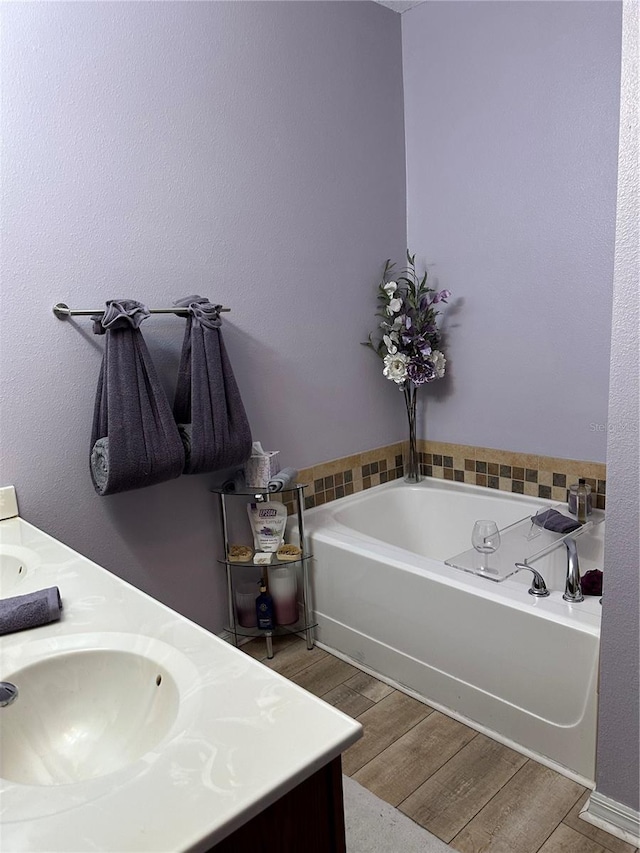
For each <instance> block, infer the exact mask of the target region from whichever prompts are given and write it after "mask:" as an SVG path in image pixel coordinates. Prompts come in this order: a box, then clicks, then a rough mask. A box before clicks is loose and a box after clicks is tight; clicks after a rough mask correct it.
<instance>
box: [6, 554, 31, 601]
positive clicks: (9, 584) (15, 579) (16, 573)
mask: <svg viewBox="0 0 640 853" xmlns="http://www.w3.org/2000/svg"><path fill="white" fill-rule="evenodd" d="M26 574H27V570H26V567H25V564H24V560H21V559H20V558H19V557H14V556H12V555H11V554H0V598H4V597H5V596H7V595H9V594H13V589H14V587H15V586H16V585H17V584H18V583H20V581H21V580H22V579H23V578H24V577H26ZM15 594H16V595H17V594H18V593H15Z"/></svg>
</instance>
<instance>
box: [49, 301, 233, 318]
mask: <svg viewBox="0 0 640 853" xmlns="http://www.w3.org/2000/svg"><path fill="white" fill-rule="evenodd" d="M148 310H149V313H150V314H178V315H180V316H184V315H185V314H188V313H189V309H188V308H178V307H176V308H149V309H148ZM218 310H219V311H231V308H219V309H218ZM104 312H105V309H104V308H98V309H96V310H94V311H89V310H87V309H85V308H69V306H68V305H66V304H65V303H64V302H58V303H57V304H56V305H54V306H53V313H54V314H55V315H56V317H57V318H58V320H66V319H68V318H69V317H75V316H78V317H91V316H93V315H94V314H104Z"/></svg>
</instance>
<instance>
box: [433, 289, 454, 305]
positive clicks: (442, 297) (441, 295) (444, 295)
mask: <svg viewBox="0 0 640 853" xmlns="http://www.w3.org/2000/svg"><path fill="white" fill-rule="evenodd" d="M450 296H451V291H450V290H440V291H438V293H436V294H434V297H433V299H432V304H434V305H435V303H436V302H446V301H447V299H448V298H449V297H450Z"/></svg>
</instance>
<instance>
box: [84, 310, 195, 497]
mask: <svg viewBox="0 0 640 853" xmlns="http://www.w3.org/2000/svg"><path fill="white" fill-rule="evenodd" d="M148 316H149V312H148V310H147V309H146V308H145V306H144V305H141V304H140V303H139V302H136V301H135V300H133V299H121V300H116V299H113V300H110V301H109V302H107V310H106V311H105V313H104V314H102V315H98V316H95V317H93V318H92V319H93V323H94V328H93V331H94V333H95V334H98V335H106V341H105V350H104V356H103V359H102V367H101V369H100V377H99V380H98V388H97V391H96V402H95V409H94V414H93V427H92V431H91V459H90V470H91V478H92V481H93V485H94V488H95V490H96V492H97V493H98V494H99V495H111V494H114V493H116V492H124V491H128V490H130V489H140V488H143V487H144V486H152V485H154V484H155V483H161V482H163V481H164V480H172V479H174V478H175V477H179V476H180V474H181V473H182V468H183V467H184V447H183V443H182V440H181V438H180V434H179V432H178V427H177V426H176V423H175V421H174V419H173V415H172V412H171V406H170V405H169V401H168V400H167V397H166V394H165V392H164V390H163V388H162V386H161V384H160V381H159V380H158V376H157V374H156V371H155V368H154V365H153V362H152V361H151V356H150V355H149V351H148V350H147V347H146V344H145V342H144V338H143V337H142V332H141V331H140V324H141V323H142V321H143V320H145V319H146V317H148Z"/></svg>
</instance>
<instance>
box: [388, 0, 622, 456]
mask: <svg viewBox="0 0 640 853" xmlns="http://www.w3.org/2000/svg"><path fill="white" fill-rule="evenodd" d="M620 18H621V11H620V4H619V3H617V2H572V3H566V2H553V0H551V2H527V0H524V1H523V2H517V3H516V2H514V3H504V2H482V3H478V2H455V3H424V4H422V5H421V6H417V7H415V8H413V9H411V10H409V11H408V12H405V13H404V14H403V15H402V31H403V32H402V35H403V63H404V83H405V123H406V136H407V142H406V149H407V175H408V181H407V200H408V242H409V246H410V247H411V250H412V251H414V252H416V253H417V255H418V257H419V258H421V259H422V261H423V262H424V261H427V262H429V263H430V264H432V266H431V267H430V268H431V271H432V273H433V275H434V277H435V278H436V279H438V280H439V282H440V285H441V286H443V287H447V288H449V289H450V290H452V291H453V292H454V294H455V296H456V297H458V298H459V300H460V301H461V304H459V306H458V309H457V310H456V311H455V312H451V314H450V317H449V320H448V331H449V335H448V345H447V349H448V353H449V356H450V371H449V376H448V379H447V380H446V384H445V383H442V384H440V385H439V386H438V387H434V388H433V389H432V390H431V389H430V392H429V393H428V395H427V396H428V402H427V407H426V429H425V437H426V438H428V439H431V440H435V441H448V442H454V443H461V444H475V445H480V446H483V445H484V446H487V447H494V448H503V449H507V450H516V451H520V452H528V453H538V454H543V455H547V456H559V457H565V458H572V459H589V460H592V461H594V462H603V461H604V459H605V448H606V432H605V429H606V420H607V396H608V372H609V340H610V328H611V292H612V278H613V250H614V232H615V202H616V164H617V135H618V107H619V77H620V28H621V24H620Z"/></svg>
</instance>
